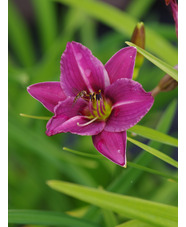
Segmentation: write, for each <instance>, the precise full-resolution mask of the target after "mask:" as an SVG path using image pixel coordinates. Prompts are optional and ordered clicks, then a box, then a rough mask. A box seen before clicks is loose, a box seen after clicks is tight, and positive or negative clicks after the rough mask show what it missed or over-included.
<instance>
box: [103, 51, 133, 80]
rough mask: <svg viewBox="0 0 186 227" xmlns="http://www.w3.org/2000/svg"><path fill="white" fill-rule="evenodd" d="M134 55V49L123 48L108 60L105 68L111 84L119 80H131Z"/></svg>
mask: <svg viewBox="0 0 186 227" xmlns="http://www.w3.org/2000/svg"><path fill="white" fill-rule="evenodd" d="M136 53H137V51H136V48H135V47H125V48H123V49H121V50H119V51H118V52H117V53H116V54H115V55H113V56H112V57H111V58H110V60H109V61H108V62H107V63H106V65H105V68H106V70H107V72H108V75H109V78H110V83H111V84H112V83H114V82H115V81H116V80H118V79H120V78H128V79H132V75H133V70H134V65H135V58H136Z"/></svg>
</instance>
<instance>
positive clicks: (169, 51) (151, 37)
mask: <svg viewBox="0 0 186 227" xmlns="http://www.w3.org/2000/svg"><path fill="white" fill-rule="evenodd" d="M55 1H57V2H60V3H63V4H66V5H68V6H71V7H76V8H78V9H80V10H82V11H84V12H85V13H87V14H88V15H90V16H92V17H94V18H95V19H98V20H100V21H101V22H103V23H105V24H107V25H109V26H111V27H112V28H113V29H115V30H117V31H119V32H121V33H122V34H125V35H126V34H127V35H128V36H129V37H131V35H132V32H133V29H134V27H135V26H136V24H137V22H138V21H137V19H136V18H133V17H131V16H130V15H129V14H127V13H126V12H124V11H121V10H119V9H117V8H115V7H113V6H111V5H109V4H106V3H103V2H101V1H94V0H81V1H77V0H55ZM145 29H146V34H148V35H147V36H146V47H147V49H149V50H150V51H152V52H153V53H155V54H157V55H158V56H159V57H161V58H163V59H164V60H167V61H168V62H169V63H170V64H173V65H176V64H177V61H178V57H177V55H178V54H177V50H176V48H174V47H173V46H172V45H171V44H170V43H169V42H168V41H167V40H165V39H164V38H162V37H161V36H159V34H157V33H156V32H155V31H153V30H152V29H150V28H148V26H145Z"/></svg>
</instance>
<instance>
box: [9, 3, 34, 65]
mask: <svg viewBox="0 0 186 227" xmlns="http://www.w3.org/2000/svg"><path fill="white" fill-rule="evenodd" d="M8 31H9V39H10V45H11V47H12V48H13V50H14V52H15V54H16V56H17V57H18V59H19V61H20V62H21V63H22V64H23V66H25V67H29V66H32V65H33V63H34V61H35V52H34V45H33V41H32V39H31V35H30V31H29V29H28V27H27V25H26V23H25V20H24V19H23V18H22V16H21V15H20V14H19V13H18V10H17V9H16V7H15V4H13V1H9V2H8Z"/></svg>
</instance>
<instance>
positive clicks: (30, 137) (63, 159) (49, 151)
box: [9, 115, 97, 186]
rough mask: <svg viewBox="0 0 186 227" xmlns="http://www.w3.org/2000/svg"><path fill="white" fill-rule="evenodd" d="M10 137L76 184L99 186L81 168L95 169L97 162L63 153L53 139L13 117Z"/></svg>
mask: <svg viewBox="0 0 186 227" xmlns="http://www.w3.org/2000/svg"><path fill="white" fill-rule="evenodd" d="M9 137H10V138H11V139H12V141H15V142H16V143H18V144H20V145H22V146H23V147H24V148H26V149H27V150H28V151H30V152H34V153H36V154H37V155H39V156H41V157H43V158H44V159H45V160H47V161H48V163H49V165H53V166H55V167H56V168H57V169H58V170H59V171H60V172H61V173H63V174H65V175H67V176H68V177H70V178H71V179H73V180H74V181H75V182H77V183H82V184H85V185H90V186H95V185H97V183H96V182H95V180H94V179H93V177H92V176H90V175H89V174H88V173H87V171H86V169H84V168H81V167H87V168H95V167H96V166H97V162H96V161H95V160H90V159H87V158H86V159H85V158H83V157H77V156H74V155H73V157H72V155H71V154H68V153H64V152H61V151H62V149H61V147H60V146H57V145H56V144H55V143H54V142H52V140H51V139H49V138H46V137H43V135H41V134H40V133H38V132H36V131H32V130H30V128H29V127H27V126H26V125H22V124H21V122H19V121H18V119H16V118H15V117H12V116H11V115H10V116H9ZM33 141H34V142H33ZM69 169H70V170H71V171H69ZM74 172H75V173H76V174H74Z"/></svg>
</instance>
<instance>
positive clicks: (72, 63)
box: [60, 42, 110, 96]
mask: <svg viewBox="0 0 186 227" xmlns="http://www.w3.org/2000/svg"><path fill="white" fill-rule="evenodd" d="M60 63H61V78H60V79H61V84H62V88H63V90H64V92H65V93H66V94H67V95H68V96H75V95H77V93H78V92H80V91H83V90H85V91H87V92H98V90H99V89H101V90H104V88H105V87H106V86H108V85H109V84H110V80H109V77H108V74H107V71H106V70H105V68H104V66H103V64H102V63H101V62H100V61H99V60H98V59H97V58H96V57H94V56H93V55H92V53H91V51H90V50H89V49H88V48H87V47H85V46H83V45H82V44H80V43H76V42H71V43H68V44H67V47H66V50H65V52H64V53H63V54H62V57H61V62H60Z"/></svg>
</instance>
